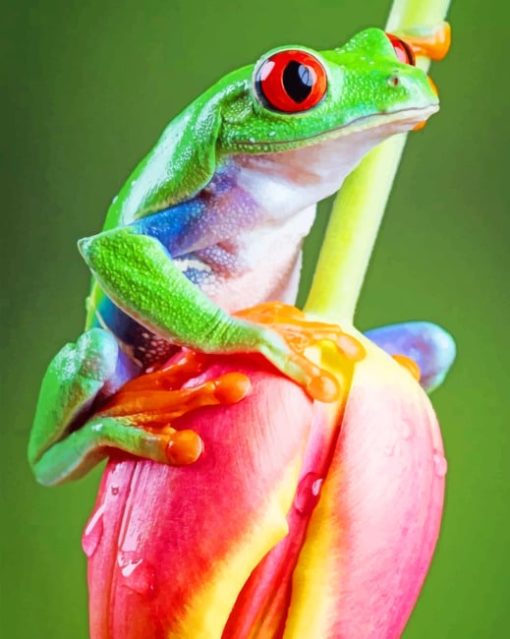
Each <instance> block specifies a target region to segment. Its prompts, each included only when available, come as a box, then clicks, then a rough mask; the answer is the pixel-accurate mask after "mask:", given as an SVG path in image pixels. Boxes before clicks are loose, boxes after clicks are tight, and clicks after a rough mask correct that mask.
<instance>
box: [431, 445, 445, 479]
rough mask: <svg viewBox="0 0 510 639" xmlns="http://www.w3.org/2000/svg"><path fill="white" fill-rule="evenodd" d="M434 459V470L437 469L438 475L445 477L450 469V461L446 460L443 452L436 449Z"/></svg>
mask: <svg viewBox="0 0 510 639" xmlns="http://www.w3.org/2000/svg"><path fill="white" fill-rule="evenodd" d="M432 459H433V461H434V470H435V471H436V475H437V476H438V477H444V476H445V475H446V472H447V470H448V462H447V461H446V457H445V456H444V455H443V453H441V452H439V451H438V450H436V451H435V452H434V454H433V455H432Z"/></svg>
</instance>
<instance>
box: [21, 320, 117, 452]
mask: <svg viewBox="0 0 510 639" xmlns="http://www.w3.org/2000/svg"><path fill="white" fill-rule="evenodd" d="M119 357H120V352H119V347H118V344H117V341H116V340H115V338H114V337H113V336H112V335H111V334H110V333H108V332H107V331H104V330H103V329H100V328H93V329H90V330H89V331H87V332H86V333H84V334H83V335H81V336H80V337H79V339H78V340H77V341H76V343H74V344H66V346H64V347H63V348H62V349H61V350H60V351H59V352H58V353H57V355H56V356H55V357H54V359H53V360H52V361H51V363H50V365H49V366H48V369H47V371H46V373H45V375H44V378H43V381H42V384H41V390H40V392H39V399H38V402H37V408H36V413H35V419H34V424H33V427H32V432H31V434H30V442H29V448H28V457H29V461H30V463H31V464H34V463H35V462H36V461H37V460H38V459H39V458H40V457H41V455H42V454H43V453H44V451H45V450H46V449H48V448H49V447H50V446H51V445H52V444H54V443H55V442H56V441H58V440H59V439H60V438H61V437H63V436H64V435H65V432H66V430H67V429H68V428H69V426H70V424H72V422H73V421H74V420H75V419H76V418H77V417H78V416H79V415H80V414H81V413H83V412H84V411H86V410H87V408H88V407H89V406H90V405H91V404H92V402H93V400H94V398H95V397H96V395H97V393H98V392H99V391H100V390H101V389H102V388H103V386H104V385H105V383H106V382H107V381H111V380H112V378H113V377H115V374H116V370H117V366H118V363H119ZM121 381H122V380H121Z"/></svg>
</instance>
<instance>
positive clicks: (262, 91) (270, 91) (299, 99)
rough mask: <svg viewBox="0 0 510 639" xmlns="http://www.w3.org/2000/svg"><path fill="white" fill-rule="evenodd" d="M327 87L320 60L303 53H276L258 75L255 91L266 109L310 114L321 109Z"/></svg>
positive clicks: (294, 51) (256, 73)
mask: <svg viewBox="0 0 510 639" xmlns="http://www.w3.org/2000/svg"><path fill="white" fill-rule="evenodd" d="M327 84H328V81H327V76H326V71H325V69H324V67H323V66H322V64H321V63H320V62H319V60H317V58H315V57H314V56H313V55H311V54H310V53H308V52H306V51H301V50H299V49H287V50H286V51H278V53H274V54H273V55H272V56H270V57H269V58H267V59H266V60H264V62H262V64H260V65H259V67H258V69H257V70H256V72H255V88H256V91H257V94H258V96H259V98H260V99H261V101H262V103H263V104H264V106H267V107H269V108H270V109H274V110H275V111H283V112H284V113H297V112H299V111H307V110H308V109H311V108H312V107H314V106H315V105H317V104H318V103H319V102H320V101H321V100H322V98H323V97H324V94H325V93H326V88H327Z"/></svg>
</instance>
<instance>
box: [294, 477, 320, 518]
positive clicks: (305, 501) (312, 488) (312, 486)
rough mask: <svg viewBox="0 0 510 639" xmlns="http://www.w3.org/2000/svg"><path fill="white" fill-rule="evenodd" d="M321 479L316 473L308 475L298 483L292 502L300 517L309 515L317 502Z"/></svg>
mask: <svg viewBox="0 0 510 639" xmlns="http://www.w3.org/2000/svg"><path fill="white" fill-rule="evenodd" d="M323 481H324V480H323V478H322V477H321V476H320V475H318V474H317V473H308V474H307V475H305V476H304V477H303V479H302V480H301V481H300V482H299V486H298V489H297V493H296V498H295V500H294V507H295V509H296V510H297V511H298V512H299V513H301V514H302V515H309V514H310V513H311V512H312V510H313V509H314V508H315V506H316V504H317V502H318V501H319V496H320V493H321V488H322V482H323Z"/></svg>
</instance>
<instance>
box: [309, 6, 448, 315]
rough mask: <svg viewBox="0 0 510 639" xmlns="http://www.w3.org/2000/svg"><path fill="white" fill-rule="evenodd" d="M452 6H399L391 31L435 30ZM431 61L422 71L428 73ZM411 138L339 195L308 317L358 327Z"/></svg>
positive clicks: (365, 168) (361, 170)
mask: <svg viewBox="0 0 510 639" xmlns="http://www.w3.org/2000/svg"><path fill="white" fill-rule="evenodd" d="M449 4H450V0H394V2H393V5H392V8H391V12H390V15H389V18H388V22H387V25H386V28H387V30H388V31H390V32H405V31H406V30H412V29H414V28H417V27H434V26H436V25H437V24H439V23H441V22H442V21H443V20H444V19H445V16H446V12H447V10H448V6H449ZM429 65H430V61H429V60H428V59H425V58H423V59H420V61H419V66H420V67H421V68H422V69H423V70H424V71H427V70H428V67H429ZM406 137H407V136H405V135H398V136H394V137H393V138H390V139H389V140H387V141H386V142H384V143H383V144H381V145H380V146H379V147H377V148H376V149H374V150H373V151H371V152H370V153H369V154H368V155H367V157H366V158H365V159H364V160H363V161H362V162H361V164H360V165H359V167H358V168H357V169H356V170H355V171H354V172H353V173H352V174H351V175H350V176H349V177H348V178H347V180H346V181H345V183H344V185H343V186H342V189H341V190H340V192H339V193H338V195H337V197H336V199H335V202H334V204H333V209H332V211H331V217H330V221H329V225H328V229H327V231H326V235H325V238H324V242H323V245H322V249H321V252H320V255H319V261H318V263H317V267H316V270H315V275H314V279H313V282H312V287H311V290H310V294H309V296H308V299H307V301H306V304H305V311H307V312H308V313H311V314H315V315H320V316H321V317H322V318H324V319H327V320H330V321H334V322H339V321H348V322H352V320H353V317H354V311H355V308H356V304H357V302H358V298H359V295H360V292H361V287H362V285H363V280H364V278H365V274H366V271H367V268H368V263H369V261H370V257H371V255H372V251H373V248H374V244H375V240H376V238H377V233H378V231H379V227H380V224H381V221H382V218H383V215H384V209H385V207H386V202H387V200H388V197H389V195H390V191H391V187H392V184H393V180H394V178H395V174H396V172H397V169H398V165H399V162H400V158H401V155H402V151H403V149H404V145H405V143H406Z"/></svg>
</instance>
